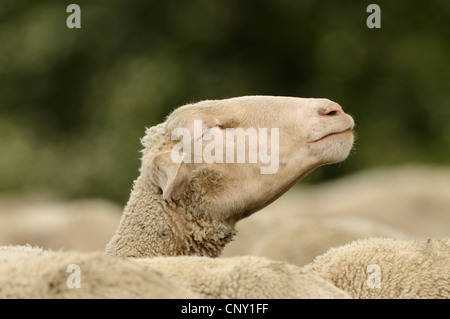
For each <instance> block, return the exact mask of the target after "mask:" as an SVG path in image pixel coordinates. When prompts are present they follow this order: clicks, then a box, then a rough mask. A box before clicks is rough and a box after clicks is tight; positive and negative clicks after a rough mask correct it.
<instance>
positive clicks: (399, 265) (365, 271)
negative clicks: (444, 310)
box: [303, 238, 450, 299]
mask: <svg viewBox="0 0 450 319" xmlns="http://www.w3.org/2000/svg"><path fill="white" fill-rule="evenodd" d="M449 264H450V238H444V239H434V240H432V239H428V240H426V241H425V240H395V239H391V238H367V239H359V240H356V241H354V242H352V243H349V244H347V245H344V246H341V247H337V248H332V249H330V250H329V251H328V252H326V253H325V254H323V255H321V256H318V257H317V258H316V259H315V260H314V261H313V262H312V263H310V264H308V265H306V266H304V267H303V270H304V271H311V272H313V273H315V274H317V275H319V276H321V277H322V278H324V279H326V280H328V281H330V282H332V283H333V284H335V285H336V286H337V287H338V288H341V289H342V290H344V291H346V292H347V293H348V294H350V296H351V297H352V298H355V299H356V298H361V299H363V298H364V299H367V298H390V299H392V298H395V299H411V298H421V299H440V298H443V299H448V298H450V267H449Z"/></svg>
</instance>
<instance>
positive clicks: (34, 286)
mask: <svg viewBox="0 0 450 319" xmlns="http://www.w3.org/2000/svg"><path fill="white" fill-rule="evenodd" d="M76 272H78V274H79V277H78V278H76V277H75V276H76V275H77V273H76ZM77 280H78V281H77ZM0 298H1V299H4V298H10V299H19V298H27V299H29V298H38V299H54V298H56V299H61V298H70V299H73V298H108V299H109V298H158V299H162V298H165V299H175V298H177V299H178V298H182V299H186V298H189V299H198V298H204V296H202V295H201V294H198V293H195V292H194V291H192V290H191V289H190V288H189V287H188V286H187V285H185V284H183V283H182V282H179V281H177V280H175V279H171V278H167V277H164V276H163V275H162V274H161V273H159V272H157V271H154V270H151V269H149V268H148V267H145V266H142V265H139V264H137V263H134V262H132V261H131V260H127V259H123V258H119V257H113V256H105V255H104V254H103V253H102V252H84V253H81V252H75V251H64V252H62V251H51V250H43V249H42V248H39V247H31V246H2V247H0Z"/></svg>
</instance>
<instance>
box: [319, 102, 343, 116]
mask: <svg viewBox="0 0 450 319" xmlns="http://www.w3.org/2000/svg"><path fill="white" fill-rule="evenodd" d="M342 113H344V111H342V108H341V107H340V106H339V105H337V104H333V105H331V106H327V107H321V108H319V115H323V116H333V115H339V114H342Z"/></svg>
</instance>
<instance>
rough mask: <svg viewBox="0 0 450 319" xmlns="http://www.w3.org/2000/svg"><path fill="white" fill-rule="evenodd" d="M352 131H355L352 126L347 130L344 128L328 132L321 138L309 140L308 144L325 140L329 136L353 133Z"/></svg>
mask: <svg viewBox="0 0 450 319" xmlns="http://www.w3.org/2000/svg"><path fill="white" fill-rule="evenodd" d="M352 132H353V129H352V128H351V127H350V128H348V129H346V130H343V131H338V132H332V133H328V134H326V135H324V136H322V137H320V138H318V139H316V140H312V141H309V142H308V144H312V143H317V142H320V141H323V140H325V139H327V138H329V137H331V136H338V135H341V134H347V133H352Z"/></svg>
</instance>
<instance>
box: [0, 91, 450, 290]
mask: <svg viewBox="0 0 450 319" xmlns="http://www.w3.org/2000/svg"><path fill="white" fill-rule="evenodd" d="M247 113H248V114H251V116H248V114H247ZM273 114H278V115H279V117H278V118H277V119H274V117H273V116H272V115H273ZM199 117H200V118H201V119H202V120H203V122H204V123H206V126H205V129H209V128H210V127H219V128H220V129H223V127H224V126H226V127H228V126H231V125H233V126H236V127H243V128H248V127H280V128H281V132H283V131H284V132H286V131H287V132H288V133H289V134H280V148H279V150H280V154H279V155H280V169H279V172H278V173H277V174H272V175H261V174H256V173H255V172H259V166H258V165H257V163H256V164H244V165H242V164H240V165H237V164H231V165H230V164H227V165H223V164H216V163H212V164H211V163H178V164H176V165H175V164H174V163H173V162H171V161H170V160H168V159H167V156H168V153H170V152H169V150H170V149H171V147H173V145H174V143H175V142H176V141H174V140H172V139H171V132H172V131H173V129H174V128H176V127H190V124H192V120H193V119H198V118H199ZM349 118H350V117H349V116H348V115H346V114H345V113H344V112H343V111H342V109H341V108H340V107H339V106H337V105H336V104H335V103H333V102H331V101H328V100H324V99H299V98H280V97H276V98H275V97H243V98H235V99H228V100H221V101H206V102H201V103H197V104H193V105H188V106H184V107H181V108H179V109H177V110H175V111H174V112H173V113H172V114H171V115H170V116H169V117H168V119H167V121H166V122H164V123H162V124H160V125H157V126H155V127H152V128H149V129H148V130H147V132H146V136H145V137H144V138H143V140H142V142H143V145H144V151H143V157H142V166H141V169H140V172H141V174H140V176H139V177H138V179H137V180H136V181H135V183H134V186H133V190H132V192H131V195H130V199H129V202H128V203H127V205H126V207H125V210H124V211H123V214H122V215H121V211H122V210H121V208H120V207H117V206H116V205H114V204H111V203H108V202H105V201H100V200H97V201H87V200H86V201H75V202H72V203H62V202H57V201H54V200H42V199H39V200H35V199H33V198H30V199H28V200H23V199H20V198H18V199H15V198H4V199H3V200H1V201H0V244H1V245H5V246H0V298H339V299H341V298H449V297H450V267H449V262H450V239H449V236H448V234H449V231H450V219H449V218H450V214H449V213H448V208H449V207H450V198H449V197H448V194H449V191H450V171H448V170H445V169H434V168H428V167H414V166H409V167H404V168H400V169H378V170H372V171H368V172H363V173H359V174H357V175H354V176H350V177H347V178H345V179H342V180H339V181H335V182H330V183H328V184H324V185H320V186H316V187H300V188H298V189H297V188H294V189H291V190H290V191H288V192H287V193H286V194H284V193H285V192H286V191H287V189H289V188H290V187H292V186H293V185H294V184H295V183H296V182H297V181H299V180H300V179H301V178H303V177H304V176H305V175H306V174H307V173H309V172H310V171H312V170H313V169H315V168H316V167H318V166H321V165H324V164H331V163H336V162H340V161H342V160H344V159H345V158H346V157H347V156H348V153H349V152H350V149H351V145H352V143H353V136H352V134H348V132H347V131H346V130H345V129H346V128H348V126H349V125H350V126H351V127H353V121H352V120H351V118H350V119H349ZM274 121H275V122H274ZM330 127H332V128H333V130H334V131H329V128H330ZM341 132H344V133H341ZM308 140H312V143H308ZM305 141H306V142H305ZM282 194H284V195H283V197H281V198H280V199H279V200H277V201H275V200H276V199H277V198H278V197H279V196H281V195H282ZM272 202H273V203H272ZM269 204H270V205H269ZM255 212H256V213H255ZM253 213H255V214H254V215H252V216H250V215H251V214H253ZM28 243H29V244H30V245H33V246H34V247H33V246H30V245H26V244H28ZM19 245H20V246H19ZM38 246H39V247H42V248H38ZM105 247H106V249H105ZM214 257H218V258H214ZM71 265H72V266H73V265H75V266H76V267H78V268H77V269H78V270H79V274H80V275H81V277H80V278H78V280H79V284H81V286H79V287H71V286H70V284H69V280H70V278H72V277H71V269H72V268H68V267H70V266H71Z"/></svg>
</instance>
